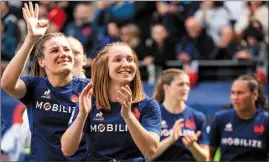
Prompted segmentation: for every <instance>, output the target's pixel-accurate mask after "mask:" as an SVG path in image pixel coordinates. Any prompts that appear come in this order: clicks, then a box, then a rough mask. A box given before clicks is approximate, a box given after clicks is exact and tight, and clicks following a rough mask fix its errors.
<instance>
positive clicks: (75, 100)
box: [71, 93, 80, 103]
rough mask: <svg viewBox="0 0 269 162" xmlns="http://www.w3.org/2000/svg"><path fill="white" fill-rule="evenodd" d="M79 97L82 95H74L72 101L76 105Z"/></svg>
mask: <svg viewBox="0 0 269 162" xmlns="http://www.w3.org/2000/svg"><path fill="white" fill-rule="evenodd" d="M79 95H80V93H78V95H72V96H71V101H72V102H74V103H78V101H79Z"/></svg>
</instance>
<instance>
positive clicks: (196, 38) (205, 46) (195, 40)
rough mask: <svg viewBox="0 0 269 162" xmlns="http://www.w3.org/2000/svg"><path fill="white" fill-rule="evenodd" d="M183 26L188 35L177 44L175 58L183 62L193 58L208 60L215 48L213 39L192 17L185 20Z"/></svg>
mask: <svg viewBox="0 0 269 162" xmlns="http://www.w3.org/2000/svg"><path fill="white" fill-rule="evenodd" d="M185 28H186V30H187V33H188V36H187V37H184V38H183V39H182V41H181V43H180V44H178V45H177V53H178V54H177V59H178V60H179V61H180V62H181V63H183V64H185V63H188V62H190V61H191V60H193V59H199V60H209V59H210V58H211V54H212V51H213V50H214V49H215V45H214V42H213V39H212V38H211V37H210V36H209V35H208V34H207V32H206V31H205V29H203V28H202V27H201V24H200V23H199V22H198V20H197V19H196V18H194V17H189V18H188V19H187V20H186V21H185Z"/></svg>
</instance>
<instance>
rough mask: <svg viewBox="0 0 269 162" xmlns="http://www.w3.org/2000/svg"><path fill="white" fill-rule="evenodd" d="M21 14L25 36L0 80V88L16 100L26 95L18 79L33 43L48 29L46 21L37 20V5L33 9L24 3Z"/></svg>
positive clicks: (30, 4)
mask: <svg viewBox="0 0 269 162" xmlns="http://www.w3.org/2000/svg"><path fill="white" fill-rule="evenodd" d="M22 13H23V17H24V19H25V21H26V24H27V36H26V38H25V41H24V42H23V44H22V46H21V48H20V49H19V50H18V52H17V54H16V55H15V56H14V57H13V58H12V60H11V61H10V62H9V64H8V66H7V67H6V69H5V71H4V73H3V75H2V78H1V88H3V89H4V90H5V91H7V93H9V94H10V95H11V96H13V97H15V98H18V99H19V98H22V97H23V96H24V95H25V94H26V86H25V84H24V82H23V81H22V80H20V79H19V78H20V76H21V74H22V72H23V70H24V68H25V64H26V62H27V60H28V57H29V55H30V53H31V51H32V49H33V47H34V45H35V43H36V42H37V40H38V39H39V38H40V37H42V36H43V35H44V34H45V32H46V30H47V28H48V21H47V20H38V13H39V7H38V4H35V7H33V4H32V2H30V3H29V5H27V4H26V3H25V4H24V7H23V8H22Z"/></svg>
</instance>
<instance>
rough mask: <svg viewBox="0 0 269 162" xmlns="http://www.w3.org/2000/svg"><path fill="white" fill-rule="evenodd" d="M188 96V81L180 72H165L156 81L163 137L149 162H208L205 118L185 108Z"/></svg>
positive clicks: (155, 93)
mask: <svg viewBox="0 0 269 162" xmlns="http://www.w3.org/2000/svg"><path fill="white" fill-rule="evenodd" d="M189 92H190V79H189V76H188V75H187V74H186V73H185V72H184V71H183V70H180V69H167V70H165V71H164V72H163V74H162V75H161V76H160V77H159V78H158V81H157V84H156V87H155V91H154V94H153V98H154V99H156V100H157V101H158V102H159V103H160V108H161V113H162V123H161V129H162V136H161V143H160V144H159V146H158V149H157V151H156V153H155V155H154V156H153V157H152V158H150V160H154V161H207V160H209V146H208V135H207V133H206V126H207V124H206V118H205V115H204V114H203V113H201V112H199V111H196V110H194V109H193V108H191V107H189V106H188V105H186V104H185V102H186V100H187V98H188V95H189Z"/></svg>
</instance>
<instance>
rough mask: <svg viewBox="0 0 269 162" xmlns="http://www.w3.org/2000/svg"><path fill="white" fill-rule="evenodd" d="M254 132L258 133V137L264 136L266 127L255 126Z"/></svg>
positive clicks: (261, 125)
mask: <svg viewBox="0 0 269 162" xmlns="http://www.w3.org/2000/svg"><path fill="white" fill-rule="evenodd" d="M253 131H254V133H256V134H258V135H262V134H263V132H264V126H263V124H260V125H255V126H254V127H253Z"/></svg>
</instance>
